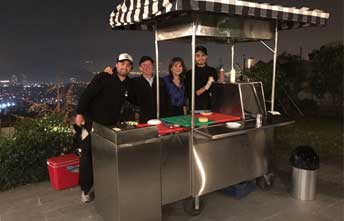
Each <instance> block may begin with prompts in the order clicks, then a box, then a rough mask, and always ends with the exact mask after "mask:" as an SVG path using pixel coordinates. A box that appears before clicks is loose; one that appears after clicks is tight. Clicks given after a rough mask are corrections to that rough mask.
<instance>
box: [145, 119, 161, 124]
mask: <svg viewBox="0 0 344 221" xmlns="http://www.w3.org/2000/svg"><path fill="white" fill-rule="evenodd" d="M147 124H149V125H159V124H161V120H158V119H152V120H149V121H147Z"/></svg>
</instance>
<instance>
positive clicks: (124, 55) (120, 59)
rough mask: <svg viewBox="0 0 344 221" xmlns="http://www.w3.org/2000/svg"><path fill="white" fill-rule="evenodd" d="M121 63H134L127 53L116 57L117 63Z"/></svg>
mask: <svg viewBox="0 0 344 221" xmlns="http://www.w3.org/2000/svg"><path fill="white" fill-rule="evenodd" d="M121 61H129V62H130V63H131V64H133V62H134V60H133V58H132V57H131V55H130V54H128V53H122V54H120V55H119V56H118V58H117V62H121Z"/></svg>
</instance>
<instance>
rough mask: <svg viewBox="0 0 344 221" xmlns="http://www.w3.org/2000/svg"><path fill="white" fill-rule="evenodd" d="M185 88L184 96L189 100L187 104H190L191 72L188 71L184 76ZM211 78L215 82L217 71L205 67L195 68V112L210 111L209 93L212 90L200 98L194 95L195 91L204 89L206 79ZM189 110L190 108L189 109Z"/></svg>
mask: <svg viewBox="0 0 344 221" xmlns="http://www.w3.org/2000/svg"><path fill="white" fill-rule="evenodd" d="M185 75H186V76H185V77H186V79H185V86H186V94H187V96H188V99H189V103H190V104H191V83H192V70H189V71H187V72H186V74H185ZM209 77H213V78H214V80H215V81H217V71H216V69H215V68H213V67H209V66H205V67H197V66H196V67H195V97H196V98H195V109H196V110H209V109H211V103H212V102H211V99H212V98H211V95H212V94H211V91H212V88H211V87H210V89H209V90H208V91H206V92H204V93H203V94H201V95H200V96H197V95H196V91H197V90H199V89H200V88H202V87H204V86H205V85H206V84H207V82H208V78H209ZM190 109H191V108H190Z"/></svg>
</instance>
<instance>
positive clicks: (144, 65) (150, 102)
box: [133, 56, 168, 123]
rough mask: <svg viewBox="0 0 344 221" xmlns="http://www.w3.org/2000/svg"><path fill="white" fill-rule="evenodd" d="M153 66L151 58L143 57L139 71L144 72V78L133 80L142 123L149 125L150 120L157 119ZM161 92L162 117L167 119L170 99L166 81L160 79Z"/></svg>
mask: <svg viewBox="0 0 344 221" xmlns="http://www.w3.org/2000/svg"><path fill="white" fill-rule="evenodd" d="M153 64H154V60H153V59H152V58H151V57H149V56H143V57H141V59H140V62H139V69H140V71H141V72H142V76H140V77H136V78H133V88H134V91H135V100H136V105H138V106H139V108H140V123H147V121H148V120H150V119H155V118H156V113H157V104H156V101H157V95H156V76H154V75H153ZM159 91H160V93H159V96H160V97H159V98H160V99H159V101H160V117H165V116H166V114H167V100H168V99H167V94H166V90H165V86H164V81H163V80H162V79H160V78H159Z"/></svg>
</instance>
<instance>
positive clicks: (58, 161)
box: [47, 153, 79, 166]
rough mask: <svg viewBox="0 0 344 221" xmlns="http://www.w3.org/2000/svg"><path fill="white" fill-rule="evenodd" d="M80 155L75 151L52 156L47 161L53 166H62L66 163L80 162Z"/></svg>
mask: <svg viewBox="0 0 344 221" xmlns="http://www.w3.org/2000/svg"><path fill="white" fill-rule="evenodd" d="M78 161H79V157H78V156H77V155H76V154H75V153H71V154H65V155H61V156H57V157H52V158H49V159H48V160H47V163H48V164H49V165H51V166H60V165H63V164H66V163H73V162H78Z"/></svg>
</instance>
